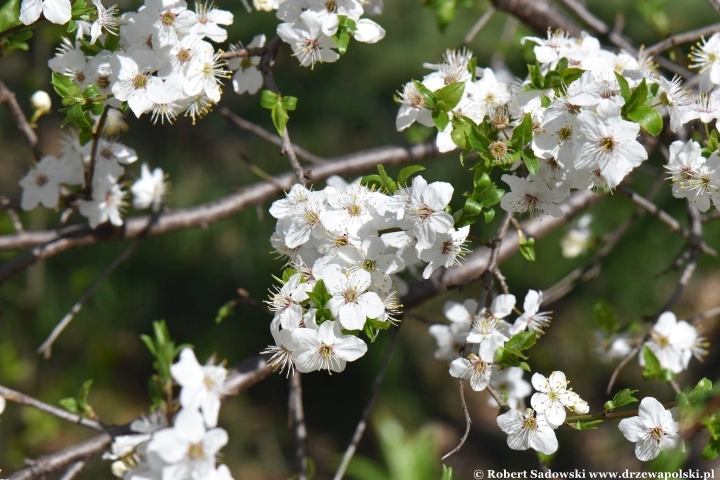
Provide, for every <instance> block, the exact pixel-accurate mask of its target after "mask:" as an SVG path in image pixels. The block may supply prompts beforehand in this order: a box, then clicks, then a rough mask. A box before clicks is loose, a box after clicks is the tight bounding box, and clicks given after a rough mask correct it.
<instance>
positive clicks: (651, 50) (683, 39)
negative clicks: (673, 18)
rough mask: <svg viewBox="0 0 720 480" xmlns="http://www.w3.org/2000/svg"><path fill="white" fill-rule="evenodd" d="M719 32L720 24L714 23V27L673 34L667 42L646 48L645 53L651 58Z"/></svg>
mask: <svg viewBox="0 0 720 480" xmlns="http://www.w3.org/2000/svg"><path fill="white" fill-rule="evenodd" d="M717 32H720V23H713V24H712V25H708V26H706V27H702V28H697V29H695V30H689V31H687V32H683V33H678V34H673V35H670V36H669V37H667V38H666V39H665V40H662V41H660V42H658V43H656V44H655V45H652V46H650V47H648V48H646V49H645V53H646V54H647V55H650V56H655V55H657V54H658V53H660V52H662V51H664V50H667V49H668V48H672V47H674V46H677V45H682V44H683V43H690V42H694V41H695V40H698V39H699V38H702V37H705V36H709V35H712V34H714V33H717Z"/></svg>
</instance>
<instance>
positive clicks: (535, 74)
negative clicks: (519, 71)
mask: <svg viewBox="0 0 720 480" xmlns="http://www.w3.org/2000/svg"><path fill="white" fill-rule="evenodd" d="M527 67H528V72H529V73H530V80H531V83H530V85H531V86H532V88H534V89H536V90H542V89H543V88H545V77H544V76H543V74H542V69H541V68H540V63H539V62H537V61H536V62H535V65H530V64H528V66H527Z"/></svg>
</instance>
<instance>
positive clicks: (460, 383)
mask: <svg viewBox="0 0 720 480" xmlns="http://www.w3.org/2000/svg"><path fill="white" fill-rule="evenodd" d="M463 383H464V382H463V379H462V378H461V379H459V380H458V387H459V389H460V403H461V404H462V408H463V414H465V433H463V436H462V438H460V443H458V445H457V446H456V447H455V448H453V449H452V450H450V451H449V452H448V453H446V454H445V455H443V457H442V458H441V459H440V460H445V459H446V458H448V457H449V456H450V455H452V454H453V453H455V452H457V451H459V450H460V449H461V448H462V446H463V445H465V440H467V437H468V435H470V425H471V424H472V419H471V418H470V413H469V412H468V407H467V402H466V401H465V387H464V386H463Z"/></svg>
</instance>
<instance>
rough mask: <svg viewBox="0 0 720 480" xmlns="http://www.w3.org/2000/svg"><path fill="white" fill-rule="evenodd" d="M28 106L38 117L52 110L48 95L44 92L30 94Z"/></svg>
mask: <svg viewBox="0 0 720 480" xmlns="http://www.w3.org/2000/svg"><path fill="white" fill-rule="evenodd" d="M30 105H31V106H32V108H33V110H35V112H36V114H37V116H38V117H39V116H40V115H45V114H46V113H50V110H52V100H51V99H50V95H48V94H47V92H46V91H44V90H38V91H37V92H35V93H33V94H32V96H31V97H30Z"/></svg>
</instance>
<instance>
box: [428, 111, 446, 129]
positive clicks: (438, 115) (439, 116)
mask: <svg viewBox="0 0 720 480" xmlns="http://www.w3.org/2000/svg"><path fill="white" fill-rule="evenodd" d="M432 121H433V123H434V124H435V126H436V127H437V128H438V130H439V131H441V132H442V131H444V130H445V128H446V127H447V126H448V124H449V123H450V116H449V115H448V114H447V113H446V112H443V111H441V110H433V112H432Z"/></svg>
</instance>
